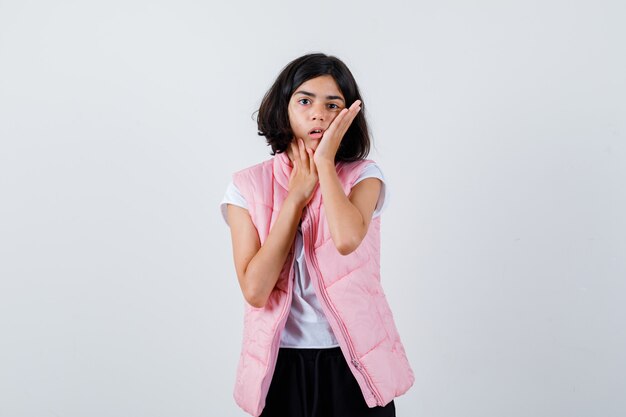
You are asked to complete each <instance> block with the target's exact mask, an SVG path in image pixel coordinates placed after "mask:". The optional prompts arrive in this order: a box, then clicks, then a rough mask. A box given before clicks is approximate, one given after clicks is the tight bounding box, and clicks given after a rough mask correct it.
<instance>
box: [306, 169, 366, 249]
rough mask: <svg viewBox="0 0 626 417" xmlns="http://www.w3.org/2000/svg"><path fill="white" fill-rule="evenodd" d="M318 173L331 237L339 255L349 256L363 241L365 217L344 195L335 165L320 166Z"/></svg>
mask: <svg viewBox="0 0 626 417" xmlns="http://www.w3.org/2000/svg"><path fill="white" fill-rule="evenodd" d="M317 173H318V176H319V182H320V189H321V190H322V197H323V198H324V209H325V211H326V218H327V220H328V227H329V229H330V235H331V237H332V239H333V242H334V243H335V247H336V248H337V250H338V251H339V253H341V254H342V255H347V254H349V253H351V252H352V251H354V250H355V249H356V248H357V247H358V246H359V244H360V243H361V241H362V240H363V237H364V235H365V233H364V230H365V222H364V220H363V216H362V214H361V212H360V211H359V210H358V209H357V208H356V207H355V206H354V204H352V203H351V202H350V200H349V199H348V197H347V196H346V195H345V194H344V192H343V188H342V187H341V183H340V182H339V178H338V177H337V170H336V168H335V165H334V163H331V162H326V163H323V164H318V165H317Z"/></svg>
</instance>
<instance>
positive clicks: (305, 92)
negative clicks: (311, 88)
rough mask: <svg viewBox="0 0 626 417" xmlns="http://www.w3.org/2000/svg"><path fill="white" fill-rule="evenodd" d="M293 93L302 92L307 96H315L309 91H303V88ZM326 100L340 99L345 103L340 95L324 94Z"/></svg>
mask: <svg viewBox="0 0 626 417" xmlns="http://www.w3.org/2000/svg"><path fill="white" fill-rule="evenodd" d="M293 94H294V95H295V94H304V95H305V96H309V97H313V98H315V94H313V93H309V92H308V91H304V90H299V91H296V92H295V93H293ZM326 100H341V101H343V102H344V103H345V100H344V99H343V98H342V97H340V96H326Z"/></svg>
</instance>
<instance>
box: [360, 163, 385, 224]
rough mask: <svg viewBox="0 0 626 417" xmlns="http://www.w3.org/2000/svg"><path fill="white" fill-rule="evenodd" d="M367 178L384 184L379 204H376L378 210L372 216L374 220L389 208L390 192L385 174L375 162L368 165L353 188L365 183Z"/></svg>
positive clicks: (379, 196)
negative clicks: (376, 179) (362, 182)
mask: <svg viewBox="0 0 626 417" xmlns="http://www.w3.org/2000/svg"><path fill="white" fill-rule="evenodd" d="M366 178H378V179H379V180H380V181H381V182H382V186H381V188H380V194H379V195H378V202H377V203H376V208H375V209H374V214H372V218H374V217H377V216H380V214H381V213H382V211H383V209H384V208H385V207H386V206H387V204H386V203H387V200H388V198H389V190H387V185H386V184H385V177H384V176H383V172H382V171H381V169H380V167H379V166H378V164H377V163H375V162H373V163H371V164H368V165H366V166H365V168H364V169H363V172H361V175H359V177H358V178H357V179H356V181H355V182H354V184H353V185H352V186H353V187H354V186H355V185H357V184H358V183H359V182H361V181H363V180H364V179H366Z"/></svg>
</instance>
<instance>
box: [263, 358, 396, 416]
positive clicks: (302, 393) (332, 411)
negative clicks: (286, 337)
mask: <svg viewBox="0 0 626 417" xmlns="http://www.w3.org/2000/svg"><path fill="white" fill-rule="evenodd" d="M395 415H396V409H395V404H394V402H393V401H391V402H390V403H389V404H387V405H386V406H385V407H374V408H369V407H368V406H367V404H366V403H365V399H364V398H363V393H362V392H361V389H360V388H359V385H358V383H357V382H356V379H354V375H352V372H351V371H350V368H349V367H348V364H347V363H346V360H345V358H344V356H343V354H342V353H341V349H340V348H338V347H336V348H330V349H295V348H280V349H279V351H278V360H277V362H276V369H275V371H274V375H273V377H272V382H271V384H270V389H269V392H268V393H267V399H266V402H265V408H264V409H263V413H262V414H261V417H395Z"/></svg>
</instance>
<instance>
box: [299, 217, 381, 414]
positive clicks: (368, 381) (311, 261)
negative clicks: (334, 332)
mask: <svg viewBox="0 0 626 417" xmlns="http://www.w3.org/2000/svg"><path fill="white" fill-rule="evenodd" d="M305 210H306V212H308V213H309V216H310V217H309V222H310V225H309V227H312V226H313V221H312V218H313V214H312V213H310V210H309V208H308V206H307V207H306V208H305ZM303 235H304V233H303ZM308 237H309V241H310V245H309V248H312V247H313V245H314V244H315V242H314V241H313V235H312V233H309V236H308ZM304 254H305V257H306V258H308V259H307V265H311V266H313V265H314V268H313V270H314V271H315V274H316V282H317V286H318V290H319V292H320V294H321V295H322V299H323V300H324V302H325V303H326V305H327V306H328V309H329V310H330V311H331V313H332V314H333V316H334V317H335V320H336V321H337V323H338V324H339V329H340V330H341V333H342V334H343V338H344V340H345V341H346V345H347V346H348V351H349V352H350V362H351V363H352V365H353V366H354V367H355V368H356V369H357V370H358V371H359V372H360V373H361V375H363V379H364V380H365V383H366V384H367V387H368V388H369V390H370V391H371V393H372V395H373V396H374V398H375V400H376V405H378V406H382V405H383V401H382V398H381V396H380V394H379V393H378V391H377V390H376V388H374V384H373V383H372V380H371V378H370V376H369V374H368V373H367V372H366V371H365V369H364V368H363V366H361V363H360V362H359V361H358V359H357V355H356V350H355V349H354V346H352V341H351V340H350V336H349V335H348V331H347V330H346V327H345V324H344V323H343V321H341V318H340V317H339V314H338V313H337V312H336V311H335V307H334V305H333V304H332V303H331V301H330V298H328V294H327V293H326V289H325V288H324V285H322V282H321V281H320V276H319V274H318V273H317V271H319V267H318V265H317V260H316V259H315V257H314V256H307V255H308V251H307V250H305V251H304ZM309 274H310V271H309Z"/></svg>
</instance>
